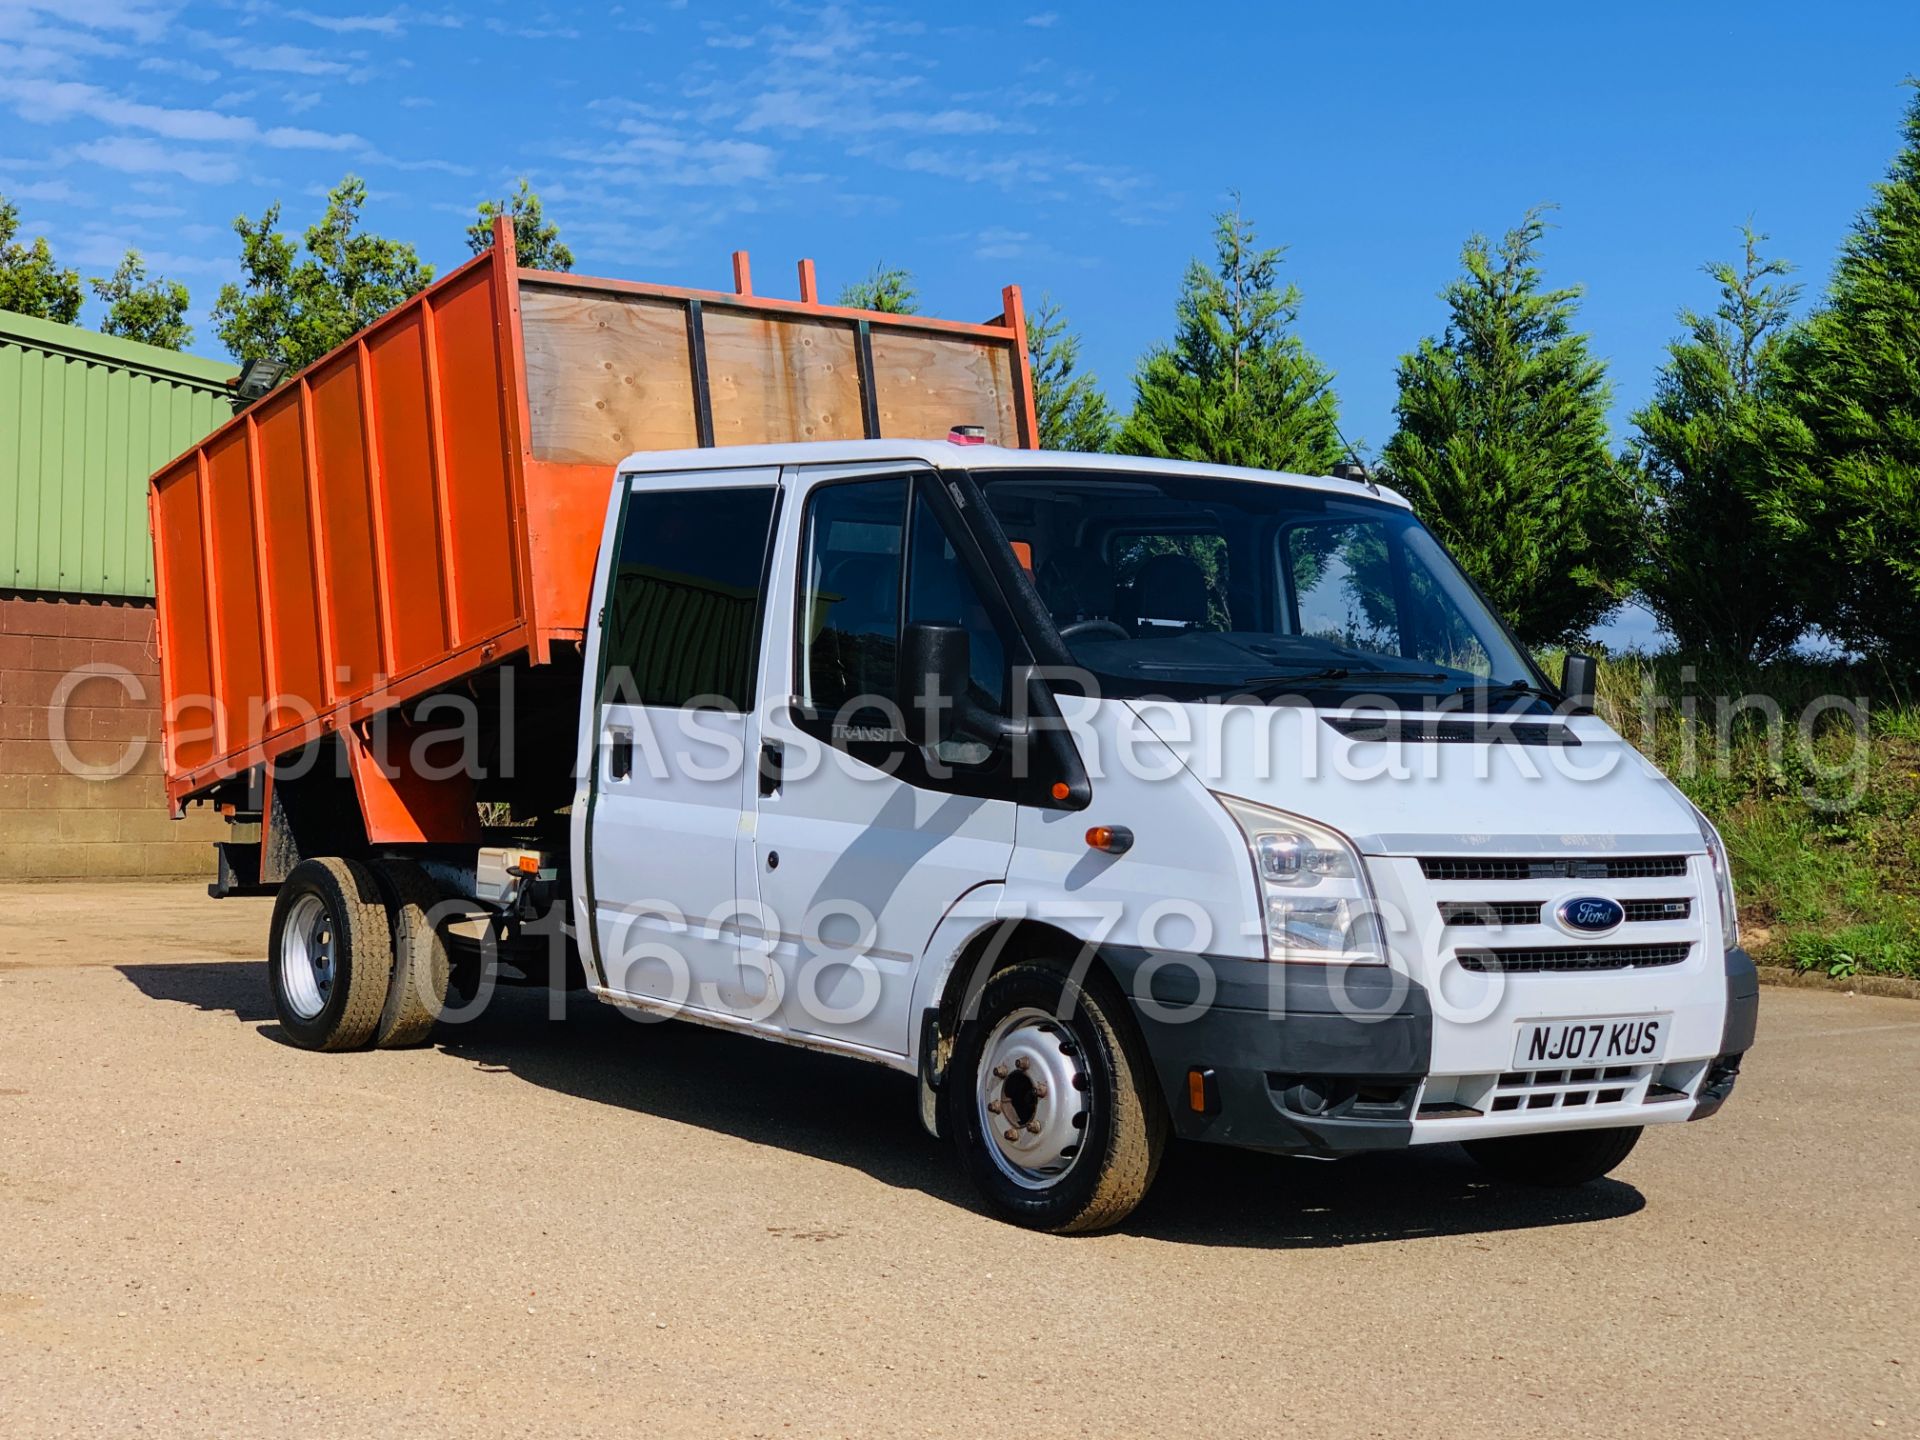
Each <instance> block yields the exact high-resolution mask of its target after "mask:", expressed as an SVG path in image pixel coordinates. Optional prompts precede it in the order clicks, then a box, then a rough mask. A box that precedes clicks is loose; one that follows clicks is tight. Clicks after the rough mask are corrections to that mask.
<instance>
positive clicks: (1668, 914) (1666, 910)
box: [1620, 900, 1693, 921]
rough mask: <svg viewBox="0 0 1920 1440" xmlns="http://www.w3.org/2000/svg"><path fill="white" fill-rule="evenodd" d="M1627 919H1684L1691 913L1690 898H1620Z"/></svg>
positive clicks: (1691, 903) (1691, 904)
mask: <svg viewBox="0 0 1920 1440" xmlns="http://www.w3.org/2000/svg"><path fill="white" fill-rule="evenodd" d="M1620 903H1621V904H1622V905H1623V906H1625V907H1626V911H1627V919H1628V920H1629V921H1650V920H1685V919H1686V918H1687V917H1688V916H1690V915H1692V914H1693V901H1691V900H1622V901H1621V902H1620Z"/></svg>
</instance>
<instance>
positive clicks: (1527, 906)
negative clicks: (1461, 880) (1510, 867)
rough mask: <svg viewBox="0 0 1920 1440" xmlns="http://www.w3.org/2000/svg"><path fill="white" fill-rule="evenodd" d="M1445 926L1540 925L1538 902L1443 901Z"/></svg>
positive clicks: (1441, 913) (1442, 913) (1441, 910)
mask: <svg viewBox="0 0 1920 1440" xmlns="http://www.w3.org/2000/svg"><path fill="white" fill-rule="evenodd" d="M1440 923H1441V924H1443V925H1538V924H1539V923H1540V902H1539V901H1538V900H1443V901H1441V902H1440Z"/></svg>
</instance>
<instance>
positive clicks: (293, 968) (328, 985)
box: [267, 856, 393, 1050]
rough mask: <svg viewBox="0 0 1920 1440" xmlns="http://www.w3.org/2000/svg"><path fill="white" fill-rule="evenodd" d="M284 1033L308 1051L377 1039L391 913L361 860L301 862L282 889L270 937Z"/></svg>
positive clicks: (388, 972)
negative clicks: (375, 1037) (388, 924)
mask: <svg viewBox="0 0 1920 1440" xmlns="http://www.w3.org/2000/svg"><path fill="white" fill-rule="evenodd" d="M267 971H268V974H269V976H270V983H271V985H272V987H273V1009H274V1014H275V1015H276V1016H277V1017H278V1018H279V1021H280V1028H281V1029H283V1030H285V1031H286V1032H287V1035H288V1037H289V1038H291V1039H292V1041H293V1043H294V1044H296V1045H298V1046H300V1047H301V1048H302V1049H304V1050H357V1049H359V1048H360V1047H361V1046H363V1045H365V1044H366V1043H367V1042H368V1041H369V1040H371V1039H372V1038H373V1035H374V1031H375V1029H376V1028H377V1027H378V1026H379V1024H380V1012H381V1009H382V1007H383V1006H384V1005H385V1004H386V999H387V984H388V981H389V980H390V979H391V978H392V975H393V939H392V936H391V935H390V934H389V932H388V929H387V907H386V905H385V904H384V903H383V901H382V898H381V894H380V888H379V886H378V884H376V882H375V881H374V877H373V872H372V871H370V870H369V869H368V868H367V867H366V866H365V865H362V864H361V863H360V862H359V861H357V860H342V859H339V858H337V857H333V856H329V857H327V858H324V859H317V860H302V861H301V862H300V863H299V864H298V865H296V866H294V868H293V873H292V874H291V875H289V876H287V878H286V880H285V881H284V882H282V884H281V886H280V892H279V894H278V895H277V896H276V897H275V898H274V902H273V923H272V926H271V927H270V928H269V930H268V932H267Z"/></svg>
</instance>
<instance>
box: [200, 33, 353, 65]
mask: <svg viewBox="0 0 1920 1440" xmlns="http://www.w3.org/2000/svg"><path fill="white" fill-rule="evenodd" d="M188 38H189V39H191V40H192V41H193V42H194V43H195V44H197V45H199V46H201V47H202V48H203V49H207V50H212V51H213V52H215V53H216V54H218V55H219V56H221V57H222V58H223V59H224V60H226V62H227V63H228V64H229V65H233V66H236V67H238V68H239V69H242V70H258V71H264V72H266V73H267V74H274V75H346V74H350V73H351V72H352V70H353V66H352V65H350V64H348V63H347V60H340V59H334V58H333V57H332V56H331V55H329V54H326V53H323V52H321V51H318V50H308V49H306V48H305V47H303V46H299V45H285V44H281V45H261V44H258V43H257V42H254V41H250V40H243V39H242V38H241V37H239V36H237V35H215V34H210V33H208V32H206V31H190V32H188ZM347 58H348V59H350V60H354V61H358V60H360V59H362V58H364V57H363V56H361V55H360V54H359V53H358V52H355V53H353V54H352V55H350V56H348V57H347Z"/></svg>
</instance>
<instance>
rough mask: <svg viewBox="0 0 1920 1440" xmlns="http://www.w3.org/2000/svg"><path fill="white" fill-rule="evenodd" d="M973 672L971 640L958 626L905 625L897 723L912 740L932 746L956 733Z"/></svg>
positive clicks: (902, 637) (911, 741)
mask: <svg viewBox="0 0 1920 1440" xmlns="http://www.w3.org/2000/svg"><path fill="white" fill-rule="evenodd" d="M972 673H973V653H972V642H971V641H970V640H969V639H968V637H967V632H966V631H965V630H964V629H963V628H962V627H960V626H958V625H909V626H907V627H906V629H905V630H904V631H903V632H902V633H901V636H900V664H899V681H898V683H899V694H898V695H897V696H896V697H895V699H896V700H897V701H898V703H899V706H900V715H901V723H902V724H903V725H904V727H905V729H906V732H907V739H908V741H909V742H910V743H912V744H915V745H920V746H928V747H930V746H934V745H938V744H940V743H941V742H943V741H946V740H951V739H953V738H954V736H955V735H957V734H959V732H960V707H961V705H962V704H964V703H965V701H966V696H967V685H968V682H969V678H970V677H971V675H972Z"/></svg>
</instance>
